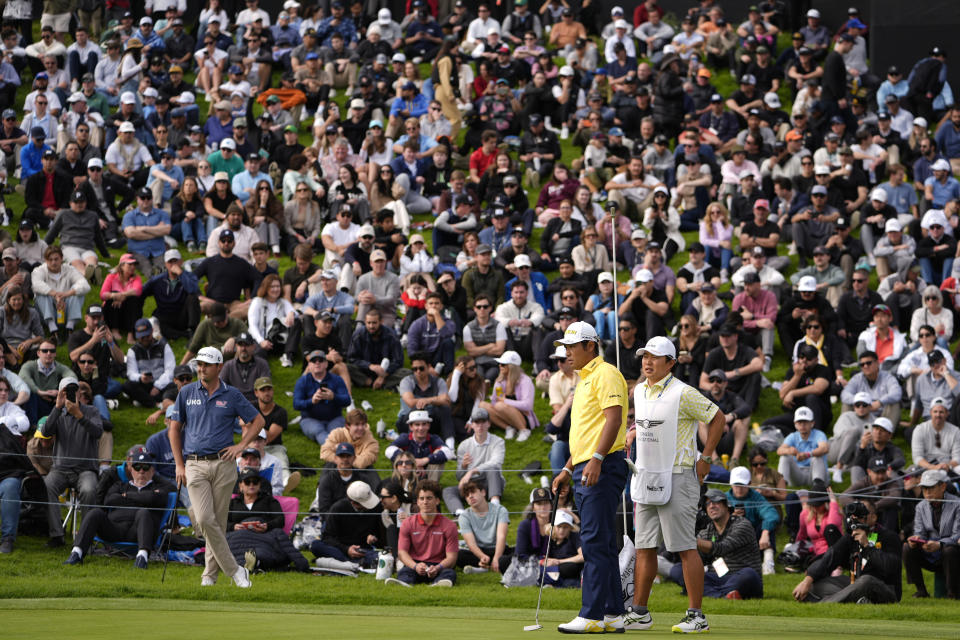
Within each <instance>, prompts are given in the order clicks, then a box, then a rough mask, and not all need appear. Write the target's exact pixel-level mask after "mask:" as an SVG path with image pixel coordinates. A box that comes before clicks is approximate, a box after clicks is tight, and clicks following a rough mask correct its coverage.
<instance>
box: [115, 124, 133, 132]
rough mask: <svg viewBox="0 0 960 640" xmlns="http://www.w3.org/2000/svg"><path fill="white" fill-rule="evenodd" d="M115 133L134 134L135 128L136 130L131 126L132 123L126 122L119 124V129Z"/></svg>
mask: <svg viewBox="0 0 960 640" xmlns="http://www.w3.org/2000/svg"><path fill="white" fill-rule="evenodd" d="M117 131H118V132H120V133H136V131H137V128H136V127H135V126H133V123H132V122H129V121H128V122H121V123H120V128H119V129H117Z"/></svg>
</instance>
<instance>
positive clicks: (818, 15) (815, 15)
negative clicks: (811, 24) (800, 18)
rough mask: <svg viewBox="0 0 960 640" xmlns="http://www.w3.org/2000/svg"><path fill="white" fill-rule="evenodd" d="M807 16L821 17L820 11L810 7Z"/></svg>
mask: <svg viewBox="0 0 960 640" xmlns="http://www.w3.org/2000/svg"><path fill="white" fill-rule="evenodd" d="M807 17H808V18H819V17H820V12H819V11H817V10H816V9H810V11H807Z"/></svg>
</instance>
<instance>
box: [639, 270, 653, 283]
mask: <svg viewBox="0 0 960 640" xmlns="http://www.w3.org/2000/svg"><path fill="white" fill-rule="evenodd" d="M652 280H653V271H650V269H640V271H638V272H637V282H650V281H652Z"/></svg>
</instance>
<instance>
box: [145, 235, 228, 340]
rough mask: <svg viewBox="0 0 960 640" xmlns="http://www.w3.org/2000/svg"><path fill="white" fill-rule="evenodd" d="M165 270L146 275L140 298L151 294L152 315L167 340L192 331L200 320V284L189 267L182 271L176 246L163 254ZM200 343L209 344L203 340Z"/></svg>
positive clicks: (187, 334)
mask: <svg viewBox="0 0 960 640" xmlns="http://www.w3.org/2000/svg"><path fill="white" fill-rule="evenodd" d="M163 262H164V267H165V268H166V271H165V272H163V273H159V274H157V275H155V276H153V277H152V278H150V279H149V280H148V281H147V283H146V284H145V285H143V291H142V298H143V299H146V298H147V297H149V296H151V295H152V296H153V298H154V300H155V301H156V305H157V306H156V308H155V309H154V311H153V317H154V318H156V319H157V320H158V321H159V323H160V333H161V334H162V335H163V337H165V338H166V339H167V340H175V339H177V338H181V337H188V336H190V335H192V333H193V331H194V330H195V329H197V328H198V327H197V325H198V323H199V322H200V302H199V297H198V296H199V294H200V286H199V283H198V281H197V276H196V275H195V274H194V273H193V272H192V271H185V270H184V268H183V259H182V258H181V256H180V252H179V251H177V250H176V249H168V250H167V251H166V252H165V253H164V254H163ZM204 344H212V343H210V342H204Z"/></svg>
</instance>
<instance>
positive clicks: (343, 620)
mask: <svg viewBox="0 0 960 640" xmlns="http://www.w3.org/2000/svg"><path fill="white" fill-rule="evenodd" d="M251 595H252V594H251ZM810 612H811V613H814V612H815V609H811V611H810ZM574 613H575V612H565V611H555V610H550V611H543V612H541V616H540V622H541V623H542V624H543V627H544V628H543V629H542V630H540V631H536V632H524V631H523V627H524V626H526V625H530V624H533V622H534V620H533V614H534V611H533V607H531V608H530V609H480V608H463V609H458V608H449V607H393V606H319V607H313V606H308V605H299V604H296V605H276V604H263V603H258V602H250V603H238V602H206V601H196V600H142V599H122V598H116V599H109V598H48V599H11V600H2V601H0V616H2V620H3V630H2V631H0V637H3V638H6V639H14V638H17V639H19V638H50V637H62V638H69V639H71V640H83V639H86V638H91V639H96V640H102V639H103V638H110V637H126V636H129V635H130V634H133V635H136V636H148V637H150V638H151V639H152V640H158V639H164V638H176V639H178V640H180V639H183V638H191V639H195V638H229V637H232V636H233V635H234V634H241V635H242V637H250V635H251V633H252V634H254V635H256V636H260V637H264V636H266V637H273V638H284V639H287V638H317V637H327V638H350V639H354V638H418V639H423V638H430V637H437V638H441V637H442V638H450V639H460V638H464V639H466V638H536V637H538V636H543V635H551V636H555V634H556V625H557V623H559V622H564V621H566V620H569V619H570V618H571V617H572V616H573V615H574ZM653 617H654V628H653V629H651V630H649V631H644V632H640V631H637V632H630V635H636V636H638V637H644V638H658V637H676V635H675V634H671V632H670V626H671V625H672V624H673V623H675V622H676V621H677V619H678V616H677V615H676V614H657V613H654V614H653ZM709 619H710V624H711V629H710V633H711V635H715V636H716V635H719V636H725V637H730V638H743V639H745V640H749V639H753V638H758V639H759V638H763V639H764V640H771V639H776V640H780V639H782V638H811V637H816V638H818V639H822V638H874V639H876V638H916V637H921V636H922V637H923V638H925V639H932V638H956V637H957V636H958V635H960V625H957V624H948V623H924V624H923V625H922V629H921V627H920V625H918V624H917V623H916V622H906V621H896V620H878V621H871V620H843V619H836V618H834V619H831V618H816V617H803V618H783V617H774V616H739V615H710V616H709Z"/></svg>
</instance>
